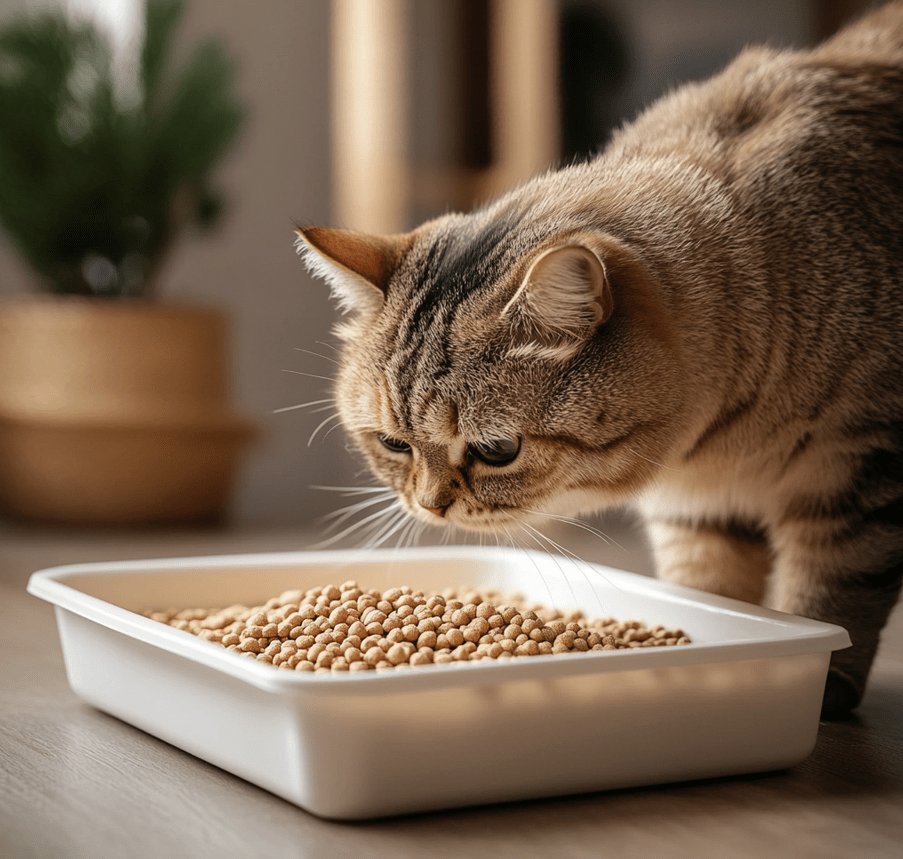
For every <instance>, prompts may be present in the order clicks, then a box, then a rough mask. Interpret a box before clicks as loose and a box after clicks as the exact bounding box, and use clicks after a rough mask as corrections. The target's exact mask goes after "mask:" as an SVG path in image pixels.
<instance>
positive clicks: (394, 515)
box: [361, 503, 408, 549]
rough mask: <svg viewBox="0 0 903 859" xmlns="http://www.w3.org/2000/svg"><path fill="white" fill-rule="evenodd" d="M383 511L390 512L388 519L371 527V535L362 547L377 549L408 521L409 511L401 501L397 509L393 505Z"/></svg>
mask: <svg viewBox="0 0 903 859" xmlns="http://www.w3.org/2000/svg"><path fill="white" fill-rule="evenodd" d="M393 506H394V505H393ZM389 511H391V512H389ZM382 512H383V513H384V514H386V513H388V515H387V516H386V519H387V521H385V522H382V523H378V524H377V525H376V526H375V527H374V528H372V529H371V531H370V536H369V537H368V538H367V540H366V541H365V542H364V544H363V546H362V547H361V548H363V549H376V548H377V547H379V546H381V545H382V544H383V543H385V542H386V541H387V540H388V539H389V538H390V537H391V536H392V535H393V534H395V533H397V532H398V530H399V529H400V528H402V527H403V526H404V525H405V524H406V523H407V518H408V514H407V511H406V510H404V509H403V508H402V507H401V504H400V503H399V504H398V505H397V508H396V509H393V507H388V508H386V510H385V511H382Z"/></svg>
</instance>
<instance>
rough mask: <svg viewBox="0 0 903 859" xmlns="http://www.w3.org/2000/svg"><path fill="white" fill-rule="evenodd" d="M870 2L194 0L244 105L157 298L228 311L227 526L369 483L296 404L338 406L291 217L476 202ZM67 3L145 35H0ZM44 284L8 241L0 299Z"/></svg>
mask: <svg viewBox="0 0 903 859" xmlns="http://www.w3.org/2000/svg"><path fill="white" fill-rule="evenodd" d="M862 5H863V4H862V3H857V2H855V0H847V2H829V0H757V2H755V3H750V2H749V0H630V2H615V0H332V2H330V0H229V2H225V0H187V2H186V4H185V9H184V18H183V21H182V23H181V26H180V29H179V31H178V36H177V48H178V46H189V45H191V44H193V43H195V42H197V41H198V40H202V39H206V38H208V37H211V36H212V37H215V38H216V39H218V40H220V41H221V42H222V44H223V45H224V47H225V49H226V51H227V52H228V53H229V55H230V56H231V57H232V58H234V61H235V64H236V75H237V76H236V87H237V92H238V95H239V97H240V100H241V102H242V104H243V106H244V109H245V111H246V113H245V119H244V122H243V125H242V127H241V131H240V133H239V134H238V135H237V137H236V139H235V142H234V144H233V145H232V146H231V147H230V148H229V150H228V152H227V153H226V154H225V156H224V157H223V159H222V160H221V162H220V163H219V164H218V166H217V168H216V181H217V184H218V188H219V190H220V191H221V195H222V215H221V217H220V219H219V221H218V223H217V225H216V227H215V229H213V230H210V231H207V232H205V233H204V234H199V235H194V234H190V235H186V236H185V237H184V238H183V239H180V240H179V242H178V243H177V244H176V245H175V246H174V247H173V249H172V251H171V253H170V254H169V256H168V258H167V263H166V266H165V269H164V270H163V271H162V272H161V275H160V278H159V283H158V285H157V288H156V293H155V298H154V300H155V301H157V302H161V303H166V302H188V303H193V304H201V305H205V306H211V307H214V308H217V309H219V310H221V311H223V312H224V313H225V315H226V317H227V319H228V322H229V326H230V328H229V332H230V333H229V340H228V344H229V348H228V353H227V372H228V379H229V397H230V400H231V402H232V403H233V405H234V408H235V409H236V410H237V411H238V412H240V413H241V414H242V415H244V416H246V418H247V419H248V420H249V421H250V422H252V423H253V424H254V425H255V426H256V427H257V429H258V430H259V434H258V436H257V437H256V440H255V442H254V444H252V445H251V446H249V447H248V448H247V451H246V452H245V454H244V455H243V457H242V459H241V463H240V467H239V468H238V470H237V474H236V478H235V482H234V485H233V487H232V489H231V490H230V492H231V495H230V520H231V521H233V522H235V523H239V524H249V525H257V524H266V525H279V526H282V525H285V526H290V527H298V528H308V527H310V526H311V523H312V522H313V521H314V520H315V519H316V518H317V517H319V516H321V515H322V514H323V513H324V512H326V511H328V510H330V509H332V508H334V507H338V506H340V502H337V501H336V499H335V497H334V495H333V494H329V493H324V492H323V491H320V490H316V489H313V488H312V487H313V486H317V485H328V486H342V485H356V484H359V483H360V484H362V483H365V482H366V480H365V478H364V477H363V476H361V475H360V473H359V472H360V468H361V465H360V463H359V462H357V461H356V460H355V459H354V458H353V457H352V456H351V455H350V454H349V453H348V452H346V450H345V447H344V440H343V438H342V433H341V429H340V428H334V423H332V422H330V423H327V424H326V425H325V426H323V427H322V428H321V429H320V430H319V432H318V433H316V437H315V438H314V439H313V441H312V442H310V444H308V442H309V439H310V438H311V436H312V435H313V434H314V431H315V429H316V428H317V427H318V425H319V424H320V423H321V421H322V420H323V419H324V418H325V417H328V416H329V414H331V412H328V411H326V412H317V411H315V410H316V408H317V406H314V407H312V408H311V409H307V408H292V407H294V406H298V405H300V404H302V403H308V402H311V401H316V400H323V399H325V398H327V397H328V396H329V390H330V382H329V378H330V377H331V375H332V372H333V370H334V366H335V365H334V363H333V362H334V351H333V346H332V345H331V344H332V343H333V339H332V337H331V335H330V328H331V326H332V324H333V322H334V320H335V318H336V314H335V312H334V309H333V308H332V307H331V306H330V302H329V301H328V298H327V290H326V287H325V286H324V285H323V284H322V283H321V282H315V281H312V280H311V278H310V277H309V276H308V275H307V274H306V272H305V270H304V267H303V265H302V264H301V262H300V260H299V259H298V258H297V256H296V254H295V250H294V234H293V230H294V226H295V224H296V223H305V224H308V223H315V224H332V225H338V226H343V227H348V228H355V229H361V230H368V231H378V232H387V231H396V230H402V229H407V228H409V227H412V226H414V225H415V224H416V223H418V222H419V221H422V220H424V219H426V218H429V217H431V216H434V215H437V214H441V213H443V212H445V211H447V210H449V209H464V210H466V209H468V208H469V207H471V206H473V205H475V204H477V203H479V202H480V201H482V200H485V199H487V198H488V197H490V196H491V195H493V194H495V193H498V192H499V191H501V190H503V189H504V188H505V187H508V186H510V185H511V184H513V183H515V182H517V181H519V180H521V179H524V178H525V177H527V176H529V175H531V174H532V173H535V172H537V171H540V170H544V169H546V168H547V167H550V166H554V165H556V164H561V163H565V162H568V161H571V160H573V159H580V158H586V157H589V156H590V155H591V154H592V153H593V152H594V151H595V150H596V149H598V148H599V147H600V146H601V145H603V144H604V142H605V139H606V137H607V136H608V135H609V133H610V132H611V130H612V128H614V127H615V126H617V125H618V124H620V123H621V122H622V121H624V120H625V119H630V118H631V117H633V116H634V115H635V114H636V113H637V112H638V111H639V110H640V109H641V108H642V107H643V106H644V105H645V104H648V103H649V102H650V101H651V100H652V99H654V98H655V97H656V96H658V95H659V94H661V93H662V92H663V91H665V90H667V89H668V88H670V87H673V86H674V85H676V84H678V83H680V82H681V81H685V80H691V79H696V78H700V77H704V76H706V75H709V74H710V73H712V72H714V71H716V70H717V69H719V68H720V67H721V66H723V65H724V64H725V63H726V62H727V61H728V60H729V59H730V58H731V57H732V56H733V55H734V54H735V53H736V52H737V51H739V50H740V49H741V48H743V47H744V46H745V45H747V44H755V43H769V44H771V45H772V46H805V45H808V44H811V43H812V42H813V41H815V40H817V39H820V38H821V37H823V36H825V35H826V34H828V33H830V32H831V31H833V30H834V29H835V28H836V27H837V26H838V25H839V23H840V22H842V21H843V20H844V19H845V18H847V17H848V16H850V15H852V14H855V13H856V12H857V11H859V10H860V9H861V7H862ZM54 7H57V8H63V9H64V10H65V11H66V12H67V14H70V15H72V16H75V17H80V18H89V19H91V20H94V21H96V22H97V23H98V26H99V27H101V28H102V29H103V30H104V32H106V33H108V34H109V37H110V39H111V42H112V44H113V45H114V53H115V54H116V56H117V57H120V58H123V57H124V58H125V59H126V60H127V59H128V55H129V52H130V51H131V52H134V51H135V50H136V45H140V40H141V38H142V32H141V29H142V26H143V21H144V12H143V5H142V0H40V2H38V0H0V27H2V26H4V25H5V24H7V23H8V22H10V21H12V20H14V19H15V18H16V17H17V16H20V15H22V14H23V13H29V12H34V11H36V10H41V9H47V8H54ZM2 71H3V69H2V64H0V73H2ZM10 121H11V120H10V118H9V116H3V115H0V123H7V122H10ZM34 291H35V276H34V273H33V272H32V271H31V270H30V268H29V266H28V265H27V264H25V263H24V262H23V260H22V258H21V256H20V255H19V254H18V252H17V250H16V248H15V246H14V244H13V243H12V242H10V241H9V240H8V239H6V238H4V236H3V235H2V234H0V298H3V299H5V300H7V301H11V302H14V301H16V300H18V299H20V298H22V297H25V296H29V295H31V294H33V293H34ZM103 300H108V299H103ZM312 353H313V354H312ZM2 420H3V415H2V414H0V422H2Z"/></svg>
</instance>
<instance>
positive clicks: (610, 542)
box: [522, 507, 627, 551]
mask: <svg viewBox="0 0 903 859" xmlns="http://www.w3.org/2000/svg"><path fill="white" fill-rule="evenodd" d="M522 509H523V511H524V513H529V514H531V515H532V516H542V517H544V518H547V519H553V520H554V521H556V522H561V523H562V524H564V525H573V526H574V527H575V528H581V529H582V530H584V531H587V532H588V533H590V534H593V535H594V536H596V537H598V538H599V539H600V540H601V541H602V542H603V543H605V545H606V546H615V547H617V548H618V549H621V550H622V551H627V550H626V549H624V547H623V546H622V545H621V544H620V543H619V542H618V541H617V540H614V539H612V538H611V537H609V536H608V534H606V533H604V532H603V531H600V530H599V529H598V528H594V527H593V526H592V525H590V524H588V523H587V522H583V521H581V520H580V519H573V518H571V517H570V516H562V515H561V514H559V513H545V512H543V511H541V510H530V509H528V508H526V507H524V508H522Z"/></svg>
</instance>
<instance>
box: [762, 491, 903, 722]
mask: <svg viewBox="0 0 903 859" xmlns="http://www.w3.org/2000/svg"><path fill="white" fill-rule="evenodd" d="M898 515H899V516H900V518H899V519H898V521H897V522H896V523H895V524H894V523H891V522H890V521H886V522H883V523H880V522H876V521H871V522H869V521H865V520H860V521H859V522H857V523H855V524H852V525H851V524H849V523H847V526H846V527H844V528H839V529H838V528H837V527H836V526H837V522H836V521H832V520H829V521H831V522H832V524H833V525H834V526H835V527H834V528H829V527H826V526H827V524H828V523H827V522H826V519H825V518H823V517H811V518H810V517H806V518H801V519H796V520H790V519H789V518H788V519H785V522H784V524H783V525H782V526H781V527H779V528H778V529H777V530H776V533H775V546H776V549H777V559H776V562H775V583H774V584H775V588H774V597H775V608H777V609H778V610H780V611H786V612H790V613H791V614H797V615H802V616H803V617H811V618H815V619H817V620H824V621H827V622H829V623H836V624H838V625H839V626H843V627H844V628H846V630H847V632H849V634H850V639H851V640H852V642H853V646H852V647H850V648H847V649H845V650H838V651H836V652H835V653H833V654H832V656H831V668H830V671H829V674H828V681H827V685H826V687H825V698H824V704H823V706H822V712H823V714H824V715H825V716H828V717H831V716H835V717H836V716H838V715H842V714H843V713H845V712H848V711H849V710H851V709H852V708H854V707H855V706H856V705H857V704H859V702H860V701H861V700H862V696H863V694H864V692H865V686H866V681H867V680H868V675H869V671H870V670H871V667H872V661H873V660H874V658H875V653H876V651H877V649H878V642H879V638H880V635H881V630H882V629H883V628H884V625H885V623H886V622H887V618H888V616H889V615H890V613H891V611H892V609H893V607H894V605H895V604H896V602H897V600H898V599H899V596H900V590H901V584H903V508H901V510H900V511H897V512H895V513H894V516H895V518H896V517H897V516H898Z"/></svg>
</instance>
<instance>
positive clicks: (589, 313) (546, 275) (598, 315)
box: [503, 244, 614, 346]
mask: <svg viewBox="0 0 903 859" xmlns="http://www.w3.org/2000/svg"><path fill="white" fill-rule="evenodd" d="M613 309H614V299H613V298H612V294H611V287H610V285H609V282H608V277H607V275H606V272H605V265H604V264H603V262H602V260H601V259H599V257H598V255H597V254H596V253H595V252H594V251H592V250H590V248H588V247H586V246H585V245H582V244H566V245H558V246H557V247H554V248H550V249H549V250H546V251H544V252H543V253H541V254H540V255H539V256H538V257H537V258H536V259H535V260H534V261H533V263H532V264H531V265H530V268H529V269H528V271H527V274H526V276H525V277H524V280H523V282H522V283H521V285H520V287H519V289H518V290H517V292H516V293H515V294H514V297H513V298H512V299H511V301H509V302H508V304H507V305H506V306H505V309H504V311H503V315H506V316H509V317H510V318H511V319H512V321H513V322H514V323H515V324H516V325H517V326H518V327H519V328H520V329H521V331H522V332H523V334H524V335H525V336H527V337H528V338H529V339H531V340H534V341H538V342H539V343H540V344H542V345H545V346H561V345H566V344H568V343H577V342H581V341H583V340H585V339H587V338H588V337H590V336H592V334H593V333H594V332H595V330H596V329H597V328H598V327H599V326H600V325H602V324H603V323H605V322H606V321H607V320H608V318H609V317H610V316H611V313H612V310H613Z"/></svg>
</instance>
